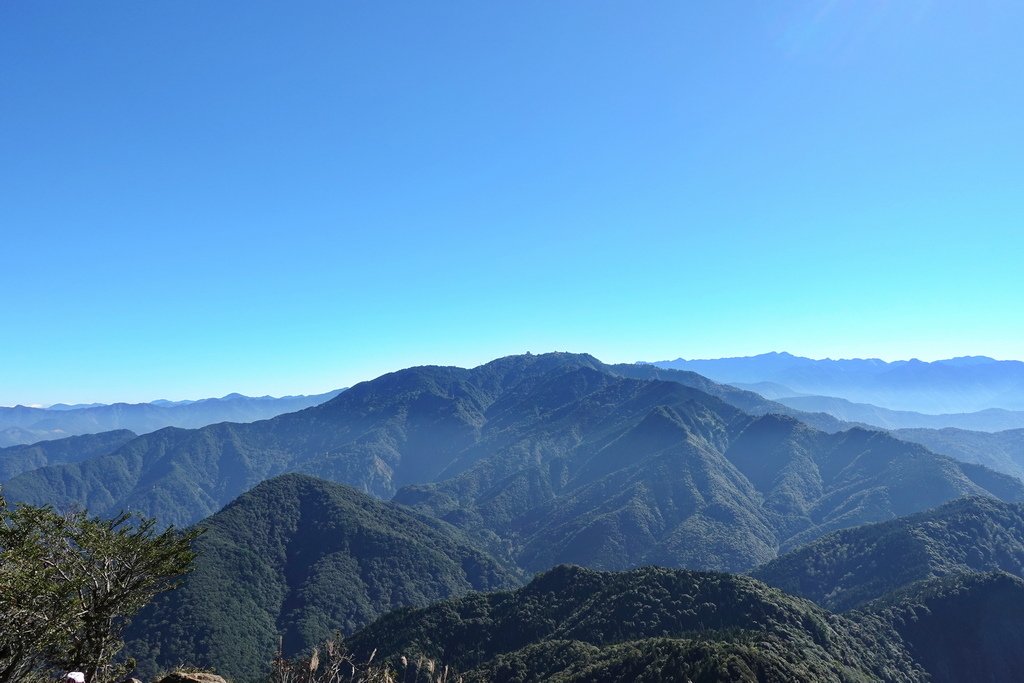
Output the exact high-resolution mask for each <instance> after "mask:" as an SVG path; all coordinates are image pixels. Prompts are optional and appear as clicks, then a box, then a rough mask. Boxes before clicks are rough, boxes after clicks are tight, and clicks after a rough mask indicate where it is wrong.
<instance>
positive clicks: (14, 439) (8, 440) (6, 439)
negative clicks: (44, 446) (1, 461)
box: [0, 427, 46, 448]
mask: <svg viewBox="0 0 1024 683" xmlns="http://www.w3.org/2000/svg"><path fill="white" fill-rule="evenodd" d="M43 438H46V437H45V436H44V437H43ZM39 440H40V438H39V434H38V433H36V432H33V431H30V430H28V429H23V428H21V427H5V428H0V448H7V447H8V446H20V445H24V444H30V443H35V442H36V441H39Z"/></svg>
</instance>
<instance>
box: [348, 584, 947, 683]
mask: <svg viewBox="0 0 1024 683" xmlns="http://www.w3.org/2000/svg"><path fill="white" fill-rule="evenodd" d="M348 644H349V646H350V647H351V648H352V649H353V650H354V653H355V655H356V657H355V658H356V659H357V660H359V659H363V658H365V657H367V656H369V654H370V652H371V651H373V650H377V655H376V656H377V657H378V658H380V657H383V658H385V659H388V660H391V661H393V662H397V661H398V659H399V658H400V657H401V656H405V657H407V658H408V659H409V660H412V661H416V660H417V659H418V658H419V657H420V656H422V657H425V658H428V659H430V660H433V661H437V662H441V663H442V664H443V665H447V666H449V667H453V668H454V669H455V671H457V672H458V673H459V674H461V675H465V676H466V680H468V681H493V682H494V683H505V682H510V681H528V680H529V681H539V680H544V681H595V682H596V681H610V680H620V681H626V680H629V681H685V680H687V679H689V680H692V681H695V682H704V681H768V682H774V681H778V682H779V683H782V682H784V681H785V682H787V683H791V682H794V681H870V680H882V679H884V680H887V681H924V680H928V679H927V676H926V675H925V673H924V672H923V671H922V670H921V669H920V668H919V667H918V666H917V665H916V664H915V663H914V662H913V661H911V658H910V656H909V654H908V653H907V651H906V650H905V649H904V648H903V647H902V643H901V640H900V638H899V637H898V636H897V635H896V634H895V633H894V632H893V631H892V629H891V628H890V627H889V626H888V625H887V624H886V623H885V622H884V621H883V620H881V619H866V620H864V621H862V622H859V623H858V622H854V621H852V620H850V619H847V618H845V617H842V616H837V615H834V614H831V613H829V612H826V611H825V610H823V609H821V608H819V607H817V606H815V605H813V604H812V603H810V602H807V601H804V600H801V599H799V598H793V597H790V596H788V595H786V594H784V593H782V592H780V591H777V590H774V589H771V588H768V587H767V586H765V585H764V584H762V583H759V582H757V581H754V580H751V579H749V578H746V577H742V576H734V575H728V574H715V573H699V572H690V571H681V570H668V569H661V568H653V567H649V568H644V569H636V570H633V571H629V572H621V573H602V572H595V571H591V570H586V569H581V568H578V567H569V566H560V567H557V568H555V569H552V570H550V571H548V572H546V573H545V574H543V575H541V576H538V577H537V578H535V579H534V580H533V581H532V582H531V583H530V584H529V585H527V586H525V587H523V588H520V589H518V590H516V591H512V592H506V593H492V594H488V595H481V594H471V595H468V596H466V597H463V598H457V599H455V600H449V601H446V602H442V603H440V604H435V605H432V606H430V607H427V608H425V609H419V610H402V611H398V612H394V613H392V614H389V615H387V616H386V617H384V618H382V619H380V620H378V621H377V622H375V623H374V624H372V625H371V626H369V627H367V628H366V629H363V630H362V631H360V632H358V633H357V634H356V635H355V636H353V637H352V638H351V639H350V640H349V641H348ZM398 668H399V669H401V668H402V667H401V665H399V667H398Z"/></svg>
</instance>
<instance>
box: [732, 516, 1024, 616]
mask: <svg viewBox="0 0 1024 683" xmlns="http://www.w3.org/2000/svg"><path fill="white" fill-rule="evenodd" d="M994 570H1001V571H1004V572H1010V573H1012V574H1016V575H1017V576H1024V505H1021V504H1009V503H1002V502H1000V501H997V500H993V499H991V498H977V497H974V498H963V499H960V500H955V501H952V502H950V503H947V504H945V505H943V506H941V507H939V508H936V509H935V510H929V511H927V512H922V513H919V514H915V515H910V516H907V517H902V518H900V519H894V520H892V521H889V522H882V523H878V524H867V525H864V526H859V527H855V528H852V529H845V530H843V531H838V532H835V533H833V534H829V535H828V536H825V537H824V538H820V539H818V540H817V541H815V542H813V543H811V544H809V545H806V546H804V547H802V548H800V549H798V550H795V551H793V552H791V553H788V554H786V555H783V556H782V557H779V558H778V559H776V560H773V561H771V562H769V563H768V564H766V565H765V566H763V567H759V568H758V569H756V570H755V571H753V572H752V575H753V576H754V577H755V578H757V579H760V580H762V581H764V582H765V583H768V584H770V585H773V586H776V587H778V588H781V589H782V590H784V591H786V592H787V593H790V594H792V595H799V596H802V597H806V598H809V599H811V600H813V601H815V602H816V603H818V604H819V605H822V606H823V607H826V608H828V609H833V610H847V609H851V608H854V607H858V606H860V605H863V604H864V603H867V602H869V601H871V600H875V599H877V598H881V597H882V596H884V595H886V594H888V593H892V592H893V591H898V590H901V589H904V588H906V587H907V586H909V585H910V584H912V583H914V582H916V581H920V580H924V579H931V578H933V577H938V576H951V575H957V574H962V573H968V572H990V571H994Z"/></svg>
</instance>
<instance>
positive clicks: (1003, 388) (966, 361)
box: [655, 353, 1024, 413]
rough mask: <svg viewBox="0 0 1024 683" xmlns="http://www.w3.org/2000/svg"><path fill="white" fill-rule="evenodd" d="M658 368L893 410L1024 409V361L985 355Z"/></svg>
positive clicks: (770, 358) (678, 363)
mask: <svg viewBox="0 0 1024 683" xmlns="http://www.w3.org/2000/svg"><path fill="white" fill-rule="evenodd" d="M655 365H658V366H660V367H666V368H674V369H677V370H690V371H693V372H698V373H700V374H702V375H704V376H705V377H710V378H711V379H713V380H715V381H716V382H727V383H730V384H746V385H750V384H755V383H760V382H770V383H774V384H781V385H784V386H786V387H789V388H790V389H792V390H793V391H794V392H795V393H797V394H810V395H814V396H837V397H839V398H844V399H847V400H849V401H853V402H856V403H869V404H872V405H875V406H881V407H883V408H889V409H892V410H910V411H915V412H920V413H972V412H976V411H979V410H985V409H987V408H1003V409H1005V410H1014V411H1021V410H1024V362H1021V361H997V360H993V359H992V358H986V357H984V356H973V357H964V358H951V359H949V360H940V361H935V362H933V363H925V362H922V361H919V360H909V361H895V362H892V363H887V362H885V361H881V360H878V359H877V358H873V359H852V360H831V359H825V360H812V359H810V358H801V357H799V356H794V355H791V354H789V353H765V354H761V355H758V356H750V357H745V358H720V359H715V360H683V359H682V358H679V359H676V360H674V361H660V362H657V363H655Z"/></svg>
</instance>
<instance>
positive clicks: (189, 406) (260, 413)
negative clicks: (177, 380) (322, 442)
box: [0, 390, 340, 446]
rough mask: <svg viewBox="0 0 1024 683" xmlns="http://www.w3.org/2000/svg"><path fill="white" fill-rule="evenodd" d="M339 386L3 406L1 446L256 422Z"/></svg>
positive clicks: (300, 406) (325, 397)
mask: <svg viewBox="0 0 1024 683" xmlns="http://www.w3.org/2000/svg"><path fill="white" fill-rule="evenodd" d="M339 392H340V390H338V391H331V392H328V393H326V394H318V395H315V396H284V397H281V398H274V397H272V396H259V397H251V396H242V395H241V394H228V395H227V396H224V397H222V398H206V399H202V400H199V401H175V402H172V401H153V402H152V403H113V404H110V405H103V404H89V405H84V406H66V405H62V404H58V405H56V406H51V407H50V408H30V407H27V406H14V407H13V408H0V430H2V431H0V439H2V441H0V446H7V445H14V444H29V443H35V442H38V441H43V440H47V439H61V438H64V437H67V436H74V435H79V434H96V433H99V432H107V431H116V430H125V429H127V430H129V431H133V432H135V433H136V434H145V433H148V432H153V431H156V430H158V429H162V428H164V427H182V428H186V429H195V428H199V427H204V426H206V425H210V424H215V423H217V422H228V421H230V422H254V421H256V420H265V419H267V418H271V417H274V416H276V415H281V414H282V413H290V412H293V411H296V410H302V409H303V408H308V407H309V406H315V405H319V404H321V403H323V402H324V401H328V400H330V399H332V398H334V397H335V396H337V395H338V393H339Z"/></svg>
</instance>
